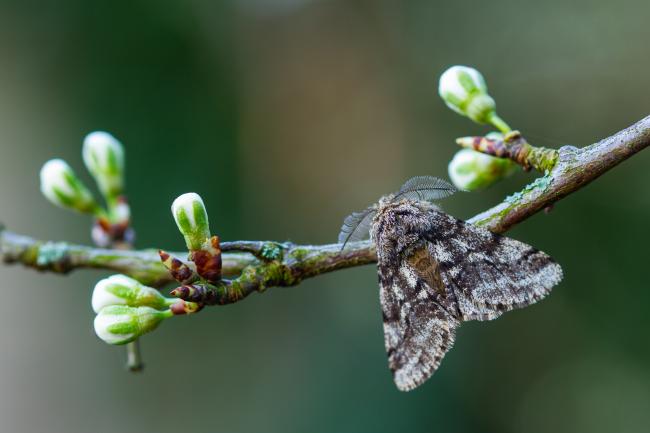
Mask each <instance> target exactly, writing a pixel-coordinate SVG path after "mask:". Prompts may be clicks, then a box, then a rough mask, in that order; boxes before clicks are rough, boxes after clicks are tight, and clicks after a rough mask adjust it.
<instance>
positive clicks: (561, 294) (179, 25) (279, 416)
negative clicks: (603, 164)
mask: <svg viewBox="0 0 650 433" xmlns="http://www.w3.org/2000/svg"><path fill="white" fill-rule="evenodd" d="M649 14H650V3H648V2H647V0H637V1H634V0H621V1H617V2H612V1H605V0H596V1H584V0H583V1H574V2H567V1H560V0H548V1H544V2H540V1H532V0H524V1H522V0H520V1H512V0H493V1H489V2H473V3H472V2H460V1H446V2H443V1H431V0H418V1H403V2H400V1H369V0H365V1H363V0H357V1H351V0H346V1H345V0H239V1H234V0H230V1H228V0H221V1H215V2H209V1H199V0H190V1H185V2H172V1H161V0H158V1H151V0H149V1H146V0H145V1H129V2H120V1H110V2H109V1H90V2H89V1H63V0H59V1H39V2H36V1H29V0H21V1H8V0H2V1H0V59H1V61H2V67H1V68H0V150H1V153H0V220H2V221H3V222H4V223H5V224H6V225H7V226H8V227H9V228H10V229H12V230H14V231H17V232H19V233H25V234H29V235H32V236H35V237H39V238H46V239H53V240H68V241H74V242H80V243H88V242H89V236H88V234H89V233H88V232H89V230H88V228H87V226H88V221H87V219H86V218H85V217H82V216H78V215H72V214H70V213H68V212H65V211H62V210H60V209H56V208H54V207H52V206H51V205H50V204H49V203H47V202H46V201H45V200H44V199H43V198H42V197H41V196H40V194H39V192H38V179H37V174H38V170H39V168H40V166H41V165H42V164H43V162H44V161H46V160H47V159H49V158H52V157H63V158H65V159H66V160H68V161H69V162H70V163H71V165H72V166H73V167H74V168H75V169H76V170H77V172H78V173H79V174H81V175H82V176H83V178H84V179H85V180H86V181H88V182H89V183H90V178H89V176H88V175H87V173H86V172H85V170H83V169H82V167H83V165H82V162H81V155H80V149H81V140H82V138H83V136H84V135H85V134H86V133H88V132H90V131H92V130H96V129H103V130H107V131H110V132H111V133H113V134H114V135H115V136H116V137H118V138H119V139H120V140H122V142H123V143H124V144H125V146H126V150H127V164H128V167H127V176H128V182H129V195H130V199H131V202H132V205H133V213H134V224H135V228H136V230H137V233H138V241H137V245H138V246H139V247H165V248H169V249H177V250H180V249H182V247H183V240H182V238H181V237H180V235H179V234H178V232H177V231H176V229H175V226H174V223H173V220H172V218H171V215H170V212H169V206H170V204H171V202H172V200H173V198H174V197H176V196H177V195H178V194H180V193H183V192H187V191H196V192H198V193H200V194H201V195H202V196H203V198H204V199H205V201H206V204H207V206H208V210H209V212H210V219H211V223H212V228H213V230H214V231H216V232H217V233H218V234H219V235H221V237H222V239H224V240H235V239H276V240H292V241H294V242H301V243H327V242H333V241H335V239H336V236H337V233H338V229H339V227H340V224H341V221H342V219H343V217H344V216H345V215H347V214H348V213H349V212H351V211H352V210H356V209H359V208H362V207H364V206H365V205H367V204H369V203H370V202H372V201H374V200H376V199H377V198H378V197H379V196H380V195H381V194H383V193H386V192H389V191H392V190H394V189H395V188H396V187H398V186H399V185H400V184H401V183H402V182H403V181H404V180H405V179H407V178H409V177H410V176H413V175H419V174H433V175H438V176H443V177H446V166H447V163H448V161H449V160H450V158H451V157H452V155H453V153H454V152H455V151H456V147H455V145H454V142H453V140H454V138H455V137H457V136H463V135H470V134H477V133H479V134H483V133H486V132H487V131H488V130H487V129H486V128H483V127H481V126H479V125H474V124H472V123H471V122H470V121H469V120H467V119H464V118H461V117H459V116H457V115H456V114H454V113H452V112H451V111H449V110H448V109H446V108H445V106H444V104H443V103H442V102H441V101H440V100H439V98H438V97H437V95H436V92H435V90H436V86H437V77H438V76H439V74H440V73H441V72H442V71H443V70H444V69H445V68H446V67H448V66H449V65H452V64H457V63H458V64H467V65H472V66H475V67H477V68H479V69H480V70H481V71H482V72H483V74H484V75H485V77H486V79H487V81H488V85H489V87H490V91H491V94H492V95H493V96H494V97H495V98H496V100H497V104H498V108H499V113H500V114H501V115H502V116H503V117H504V119H505V120H506V121H508V123H510V124H511V125H512V126H514V127H516V128H518V129H520V130H522V131H523V133H524V134H525V135H526V136H527V137H528V138H529V139H530V141H531V142H533V143H534V144H538V145H546V146H556V147H558V146H560V145H563V144H574V145H580V146H582V145H586V144H589V143H591V142H593V141H595V140H598V139H600V138H603V137H605V136H607V135H609V134H611V133H614V132H616V131H617V130H619V129H621V128H624V127H626V126H628V125H630V124H631V123H633V122H635V121H636V120H638V119H640V118H642V117H644V116H645V115H647V114H649V112H650V109H649V102H650V100H649V99H648V88H650V74H648V70H650V55H649V54H650V53H649V48H648V47H649V46H650V45H649V43H648V41H649V38H650V30H649V29H648V24H647V22H648V16H649ZM649 164H650V152H644V153H641V154H639V155H637V156H636V157H634V158H632V159H631V160H629V161H627V162H625V163H624V164H623V165H622V166H620V167H618V168H616V169H615V170H613V171H612V172H610V173H607V174H606V175H605V176H604V177H603V178H601V179H599V180H598V181H597V182H595V183H594V184H592V185H590V186H589V187H587V188H586V189H585V190H583V191H580V192H579V193H577V194H574V195H572V196H571V197H569V198H567V199H565V200H563V201H562V202H560V203H558V204H557V205H556V206H555V209H554V210H553V212H551V213H550V214H549V215H544V214H540V215H537V216H535V217H534V218H531V219H530V220H528V221H526V222H525V223H524V224H522V225H521V226H520V227H517V228H516V229H515V230H513V231H511V232H510V233H509V235H511V236H513V237H516V238H517V239H520V240H523V241H526V242H529V243H531V244H533V245H535V246H537V247H539V248H541V249H543V250H545V251H547V252H548V253H549V254H551V255H553V256H554V257H555V258H556V259H557V260H558V261H559V262H560V263H561V264H562V265H563V267H564V269H565V275H566V278H565V281H564V282H563V283H562V284H561V285H560V286H559V287H557V289H556V290H555V291H554V293H553V294H552V296H550V297H549V298H548V299H547V300H545V301H543V302H542V303H540V304H538V305H536V306H534V307H531V308H528V309H526V310H520V311H516V312H512V313H509V314H506V315H505V316H504V317H502V318H501V319H499V320H497V321H494V322H489V323H476V322H474V323H469V324H466V325H464V326H463V327H462V328H461V329H460V332H459V335H458V340H457V344H456V347H455V348H454V349H453V350H452V351H451V352H450V353H449V355H448V356H447V357H446V359H445V361H444V362H443V364H442V367H441V368H440V370H439V371H438V372H437V373H436V374H435V375H434V376H433V378H432V379H431V380H429V381H428V382H427V383H426V384H425V385H424V386H422V387H420V388H419V389H417V390H415V391H413V392H410V393H406V394H404V393H400V392H399V391H397V390H396V388H395V386H394V385H393V383H392V380H391V377H390V373H389V371H388V369H387V365H386V356H385V353H384V348H383V336H382V328H381V314H380V309H379V299H378V287H377V283H376V281H377V278H376V275H375V269H374V268H373V267H372V266H368V267H365V268H358V269H352V270H346V271H342V272H337V273H335V274H330V275H324V276H322V277H319V278H317V279H315V280H309V281H305V282H304V283H303V284H302V285H300V286H299V287H293V288H286V289H272V290H269V291H268V292H267V293H264V294H254V295H252V296H251V297H250V298H248V299H247V300H246V301H245V302H241V303H238V304H236V305H232V306H228V307H223V308H213V309H210V310H209V311H206V312H204V313H202V314H199V315H197V316H195V317H188V318H181V319H179V320H173V321H170V322H168V323H165V324H164V325H163V326H162V327H161V328H160V329H159V330H158V331H156V332H154V333H153V334H151V335H149V336H147V337H146V338H144V340H143V343H142V344H143V350H144V356H145V361H146V362H147V369H146V372H145V373H144V374H142V375H135V376H134V375H131V374H129V373H127V372H126V371H125V370H124V369H123V365H124V361H125V359H124V350H123V349H122V348H116V347H110V346H108V345H106V344H104V343H102V342H101V341H100V340H98V339H97V337H96V336H95V335H94V333H93V330H92V320H93V316H94V314H93V312H92V310H91V308H90V292H91V289H92V287H93V285H94V282H96V281H97V280H98V279H99V278H101V277H102V276H104V275H106V274H105V273H101V272H91V271H83V272H76V273H73V274H71V275H69V276H66V277H62V276H56V275H52V274H38V273H36V272H34V271H32V270H27V269H23V268H19V267H6V266H2V267H0V289H1V292H0V293H2V296H3V299H4V301H3V302H2V303H0V342H1V344H2V349H1V350H0V419H1V420H2V429H1V430H2V431H3V432H11V433H22V432H26V433H35V432H47V433H56V432H65V433H71V432H89V431H92V432H94V433H102V432H114V431H119V432H121V433H129V432H144V431H156V432H161V433H163V432H171V431H187V432H305V431H308V432H337V433H339V432H341V433H343V432H394V431H408V432H420V431H422V432H425V431H437V432H473V433H476V432H549V431H553V432H572V433H578V432H590V433H595V432H596V433H597V432H612V431H616V432H647V431H648V429H649V428H650V347H649V346H648V334H647V333H648V330H649V329H650V315H648V313H647V311H648V306H649V305H650V290H649V289H650V287H649V283H648V278H647V269H648V265H647V260H648V253H647V244H648V240H649V238H648V224H647V222H648V218H649V216H650V198H649V197H650V195H648V193H647V188H646V187H647V185H648V184H649V183H650V170H648V166H649ZM532 179H533V177H532V175H525V174H519V175H516V176H514V177H513V178H511V179H508V180H507V181H505V182H502V183H500V184H498V185H497V186H495V187H493V188H491V189H490V190H488V191H485V192H481V193H468V194H460V195H457V196H455V197H454V198H452V199H450V200H447V201H446V202H445V203H443V204H444V206H445V209H446V210H447V211H448V212H450V213H452V214H454V215H456V216H458V217H461V218H467V217H470V216H472V215H473V214H475V213H477V212H478V211H481V210H484V209H486V208H488V207H489V206H491V205H494V204H496V203H497V202H499V201H500V200H501V199H502V198H503V197H504V196H506V195H507V194H510V193H512V192H513V191H516V190H518V189H520V188H521V187H522V185H524V184H525V183H526V182H529V181H530V180H532Z"/></svg>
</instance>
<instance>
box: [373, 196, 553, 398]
mask: <svg viewBox="0 0 650 433" xmlns="http://www.w3.org/2000/svg"><path fill="white" fill-rule="evenodd" d="M376 222H377V223H376V224H375V225H373V238H374V239H375V242H376V244H377V255H378V259H379V261H378V272H379V281H380V297H381V303H382V311H383V317H384V333H385V344H386V350H387V354H388V363H389V367H390V368H391V370H392V372H393V378H394V380H395V384H396V385H397V387H398V388H399V389H400V390H404V391H407V390H410V389H413V388H415V387H417V386H418V385H420V384H421V383H423V382H424V381H425V380H426V379H428V378H429V377H430V376H431V375H432V374H433V372H434V371H435V370H436V369H437V368H438V366H439V365H440V362H441V360H442V358H443V357H444V355H445V353H446V352H447V351H448V350H449V349H450V348H451V346H452V345H453V342H454V330H455V328H456V327H458V325H459V324H460V323H461V322H462V321H466V320H489V319H494V318H496V317H498V316H499V315H501V314H502V313H503V312H504V311H508V310H511V309H513V308H519V307H524V306H526V305H530V304H532V303H535V302H536V301H538V300H539V299H542V298H543V297H544V296H545V295H546V294H548V293H549V291H550V290H551V288H552V287H553V286H554V285H555V284H557V283H558V282H559V281H560V280H561V279H562V269H561V268H560V266H559V265H558V264H557V263H555V262H554V261H553V259H551V258H550V257H549V256H548V255H546V254H544V253H543V252H541V251H539V250H536V249H535V248H533V247H531V246H529V245H527V244H524V243H523V242H519V241H516V240H514V239H510V238H507V237H504V236H500V235H496V234H493V233H491V232H489V231H487V230H485V229H482V228H480V227H475V226H473V225H471V224H468V223H465V222H464V221H460V220H458V219H456V218H454V217H452V216H450V215H447V214H445V213H443V212H440V211H439V210H437V209H436V208H435V207H433V206H432V205H429V204H427V203H423V202H420V203H409V202H406V203H403V204H399V205H398V206H392V207H386V208H381V209H379V214H378V217H377V219H376Z"/></svg>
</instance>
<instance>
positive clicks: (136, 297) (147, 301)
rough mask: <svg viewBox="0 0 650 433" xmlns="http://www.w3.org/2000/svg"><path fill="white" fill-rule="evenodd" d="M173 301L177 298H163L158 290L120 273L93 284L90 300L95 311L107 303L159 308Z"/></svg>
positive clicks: (107, 304)
mask: <svg viewBox="0 0 650 433" xmlns="http://www.w3.org/2000/svg"><path fill="white" fill-rule="evenodd" d="M175 302H177V299H168V298H165V297H164V296H163V295H161V294H160V292H159V291H158V290H156V289H153V288H151V287H147V286H145V285H143V284H141V283H140V282H139V281H137V280H134V279H133V278H130V277H127V276H126V275H121V274H118V275H113V276H110V277H108V278H104V279H103V280H100V281H99V282H98V283H97V284H96V285H95V289H94V290H93V296H92V301H91V303H92V306H93V310H94V311H95V313H99V312H100V311H101V309H102V308H104V307H107V306H109V305H127V306H129V307H151V308H156V309H158V310H161V309H164V308H167V307H168V306H170V305H172V304H173V303H175Z"/></svg>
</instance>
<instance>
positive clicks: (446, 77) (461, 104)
mask: <svg viewBox="0 0 650 433" xmlns="http://www.w3.org/2000/svg"><path fill="white" fill-rule="evenodd" d="M438 93H439V94H440V97H441V98H442V100H443V101H445V104H447V106H448V107H449V108H451V109H452V110H454V111H455V112H457V113H459V114H461V115H463V116H467V117H469V118H470V119H472V120H473V121H475V122H477V123H491V124H492V125H494V126H495V127H497V128H498V129H499V130H501V131H504V132H505V131H509V130H510V127H509V126H508V125H507V124H506V123H505V122H504V121H503V120H502V119H501V118H499V116H497V113H496V103H495V102H494V99H492V97H491V96H490V95H489V94H488V91H487V85H486V84H485V79H484V78H483V75H481V73H480V72H479V71H477V70H476V69H474V68H469V67H467V66H458V65H457V66H452V67H451V68H449V69H447V70H446V71H445V72H444V73H443V74H442V75H441V76H440V82H439V85H438Z"/></svg>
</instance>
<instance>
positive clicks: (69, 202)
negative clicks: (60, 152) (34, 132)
mask: <svg viewBox="0 0 650 433" xmlns="http://www.w3.org/2000/svg"><path fill="white" fill-rule="evenodd" d="M40 177H41V192H42V193H43V195H44V196H45V197H46V198H47V199H48V200H49V201H50V202H52V203H53V204H55V205H57V206H60V207H62V208H65V209H74V210H76V211H79V212H84V213H95V212H96V211H97V209H98V206H97V203H96V202H95V199H94V198H93V195H92V194H91V192H90V191H89V190H88V188H86V186H85V185H84V184H83V183H81V181H80V180H79V178H78V177H77V176H76V175H75V174H74V171H72V168H70V166H69V165H68V163H67V162H65V161H64V160H62V159H51V160H49V161H47V162H46V163H45V164H44V165H43V168H41V174H40Z"/></svg>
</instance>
